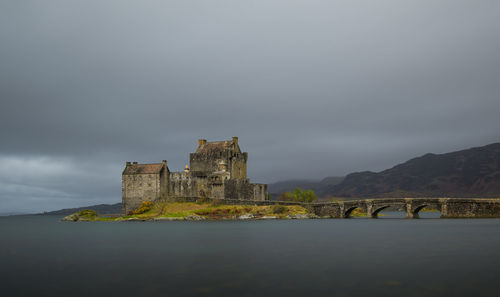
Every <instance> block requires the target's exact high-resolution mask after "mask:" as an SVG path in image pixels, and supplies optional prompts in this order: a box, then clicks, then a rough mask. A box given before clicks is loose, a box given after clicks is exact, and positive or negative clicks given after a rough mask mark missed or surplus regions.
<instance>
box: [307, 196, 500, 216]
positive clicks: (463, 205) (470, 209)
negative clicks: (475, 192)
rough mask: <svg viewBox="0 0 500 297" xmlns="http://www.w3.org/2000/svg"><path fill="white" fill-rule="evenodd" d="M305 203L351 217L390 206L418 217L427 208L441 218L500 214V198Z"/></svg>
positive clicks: (313, 209)
mask: <svg viewBox="0 0 500 297" xmlns="http://www.w3.org/2000/svg"><path fill="white" fill-rule="evenodd" d="M304 206H305V207H306V208H308V209H309V210H310V211H311V212H314V213H315V214H316V215H318V216H320V217H329V218H349V217H350V216H351V214H352V212H353V211H354V210H355V209H356V208H358V209H361V210H362V211H363V212H365V213H366V214H367V216H368V217H371V218H377V217H378V214H379V213H380V212H381V211H382V210H384V209H387V208H397V209H401V210H403V211H405V212H406V217H407V218H419V212H420V211H421V210H423V209H425V208H430V209H436V210H439V211H441V218H492V217H500V199H480V198H384V199H364V200H346V201H339V202H327V203H310V204H304Z"/></svg>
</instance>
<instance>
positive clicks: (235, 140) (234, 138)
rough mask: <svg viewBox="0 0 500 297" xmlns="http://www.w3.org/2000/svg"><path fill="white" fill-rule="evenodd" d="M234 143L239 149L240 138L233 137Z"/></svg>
mask: <svg viewBox="0 0 500 297" xmlns="http://www.w3.org/2000/svg"><path fill="white" fill-rule="evenodd" d="M233 143H234V146H235V147H238V137H236V136H233Z"/></svg>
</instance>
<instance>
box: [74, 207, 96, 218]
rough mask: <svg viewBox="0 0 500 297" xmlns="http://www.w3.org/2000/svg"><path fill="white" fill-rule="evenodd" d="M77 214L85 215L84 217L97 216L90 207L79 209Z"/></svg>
mask: <svg viewBox="0 0 500 297" xmlns="http://www.w3.org/2000/svg"><path fill="white" fill-rule="evenodd" d="M77 214H78V216H79V217H86V218H93V217H97V212H96V211H95V210H92V209H84V210H81V211H79V212H78V213H77Z"/></svg>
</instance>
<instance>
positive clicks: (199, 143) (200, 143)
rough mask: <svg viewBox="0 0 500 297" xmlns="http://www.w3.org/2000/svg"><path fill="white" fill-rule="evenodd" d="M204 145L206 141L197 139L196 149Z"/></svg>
mask: <svg viewBox="0 0 500 297" xmlns="http://www.w3.org/2000/svg"><path fill="white" fill-rule="evenodd" d="M205 143H207V140H206V139H198V147H200V146H202V145H204V144H205Z"/></svg>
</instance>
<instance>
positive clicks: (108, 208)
mask: <svg viewBox="0 0 500 297" xmlns="http://www.w3.org/2000/svg"><path fill="white" fill-rule="evenodd" d="M84 209H92V210H95V211H97V213H98V214H101V215H103V214H120V213H121V212H122V204H121V202H120V203H116V204H99V205H92V206H85V207H77V208H65V209H60V210H55V211H48V212H44V213H41V214H42V215H69V214H73V213H75V212H78V211H80V210H84Z"/></svg>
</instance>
